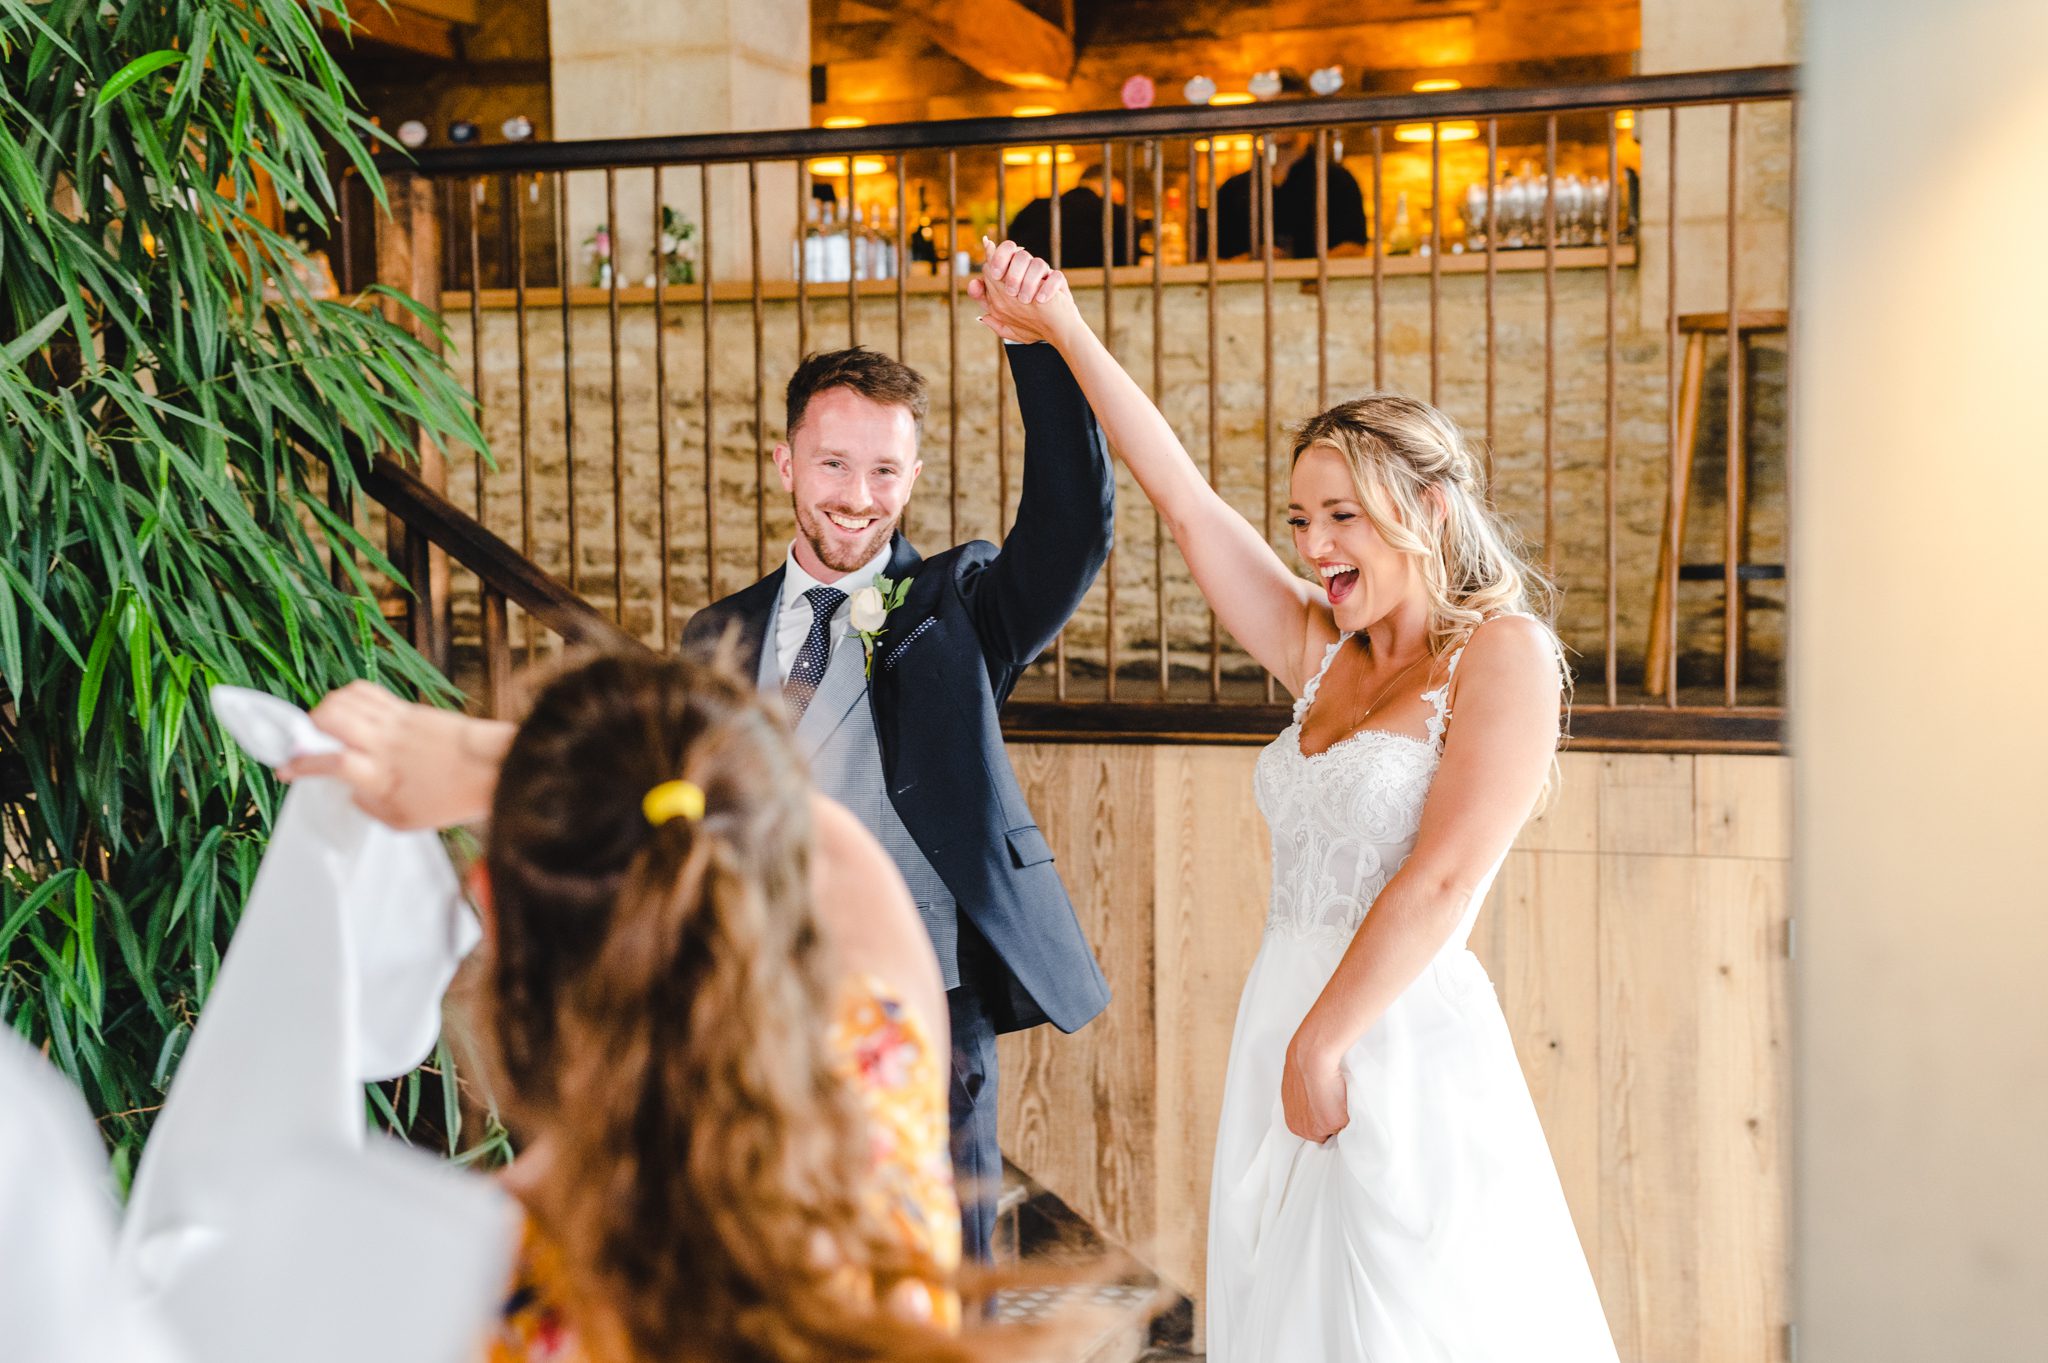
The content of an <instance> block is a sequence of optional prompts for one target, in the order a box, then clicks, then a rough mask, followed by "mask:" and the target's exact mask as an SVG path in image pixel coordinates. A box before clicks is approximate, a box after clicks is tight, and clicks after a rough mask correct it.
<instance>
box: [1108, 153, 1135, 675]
mask: <svg viewBox="0 0 2048 1363" xmlns="http://www.w3.org/2000/svg"><path fill="white" fill-rule="evenodd" d="M1115 166H1116V146H1115V144H1114V143H1111V142H1107V141H1105V142H1104V143H1103V144H1102V343H1103V344H1104V345H1105V346H1108V347H1109V349H1110V352H1111V353H1112V354H1114V353H1115V351H1116V287H1115V286H1116V244H1117V242H1116V176H1115V175H1114V174H1113V173H1112V172H1113V170H1114V168H1115ZM1125 216H1126V217H1127V218H1128V217H1129V216H1130V215H1129V214H1128V213H1126V214H1125ZM1109 476H1110V478H1111V480H1112V481H1114V479H1115V478H1116V461H1115V460H1113V459H1112V460H1111V461H1110V465H1109ZM1111 528H1112V530H1114V526H1113V525H1112V527H1111ZM1102 584H1103V599H1102V612H1103V613H1102V619H1103V624H1102V698H1103V699H1104V700H1115V699H1116V536H1115V535H1114V534H1113V533H1112V534H1111V536H1110V541H1109V558H1108V560H1107V561H1106V562H1105V563H1104V564H1103V566H1102Z"/></svg>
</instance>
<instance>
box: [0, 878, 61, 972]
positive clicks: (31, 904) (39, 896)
mask: <svg viewBox="0 0 2048 1363" xmlns="http://www.w3.org/2000/svg"><path fill="white" fill-rule="evenodd" d="M79 875H80V873H79V872H78V871H77V870H76V869H72V868H66V869H64V870H62V871H59V872H57V873H56V874H55V875H53V876H51V877H50V878H49V879H48V880H46V881H44V882H43V883H42V884H41V885H38V886H37V887H36V888H35V891H34V892H33V893H31V894H30V895H28V896H27V897H26V898H24V899H23V900H22V901H21V903H19V904H17V905H15V906H14V911H13V912H12V913H10V914H8V915H7V920H6V921H5V922H0V960H4V959H6V955H7V946H8V943H10V942H12V941H13V940H14V937H15V934H16V933H18V932H20V931H21V929H22V926H23V925H24V924H26V923H27V922H28V921H29V920H30V919H31V918H34V917H35V916H36V915H37V914H38V913H40V912H41V911H42V909H43V907H44V906H45V905H46V904H48V903H50V901H52V900H53V899H55V898H56V897H57V896H58V895H59V894H61V893H62V892H63V890H64V887H65V886H66V885H69V884H70V883H71V882H72V880H74V879H76V878H78V877H79Z"/></svg>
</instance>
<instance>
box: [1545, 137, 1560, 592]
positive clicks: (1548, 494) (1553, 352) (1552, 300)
mask: <svg viewBox="0 0 2048 1363" xmlns="http://www.w3.org/2000/svg"><path fill="white" fill-rule="evenodd" d="M1543 174H1544V181H1543V571H1544V572H1545V573H1547V574H1549V576H1550V577H1551V578H1552V579H1553V580H1555V579H1556V577H1557V411H1556V408H1557V194H1556V189H1557V115H1556V114H1551V115H1550V116H1549V117H1548V118H1546V119H1545V120H1544V123H1543Z"/></svg>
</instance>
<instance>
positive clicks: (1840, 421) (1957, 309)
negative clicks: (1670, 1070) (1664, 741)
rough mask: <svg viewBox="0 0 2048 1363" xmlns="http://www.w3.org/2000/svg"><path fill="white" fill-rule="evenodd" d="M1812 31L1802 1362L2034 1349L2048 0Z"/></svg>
mask: <svg viewBox="0 0 2048 1363" xmlns="http://www.w3.org/2000/svg"><path fill="white" fill-rule="evenodd" d="M1803 44H1804V48H1805V51H1806V53H1807V59H1808V64H1807V72H1806V91H1807V98H1806V102H1805V104H1804V106H1803V108H1802V111H1801V115H1800V130H1801V146H1800V168H1801V171H1802V176H1803V183H1802V186H1801V191H1800V192H1801V199H1800V204H1799V225H1800V236H1801V241H1800V250H1799V255H1798V260H1799V270H1800V276H1799V280H1798V306H1799V309H1800V311H1799V312H1798V314H1797V315H1796V316H1795V319H1794V326H1795V336H1796V358H1795V369H1796V372H1797V374H1798V392H1799V399H1800V401H1799V408H1798V411H1797V415H1796V421H1795V433H1794V438H1793V456H1792V460H1793V474H1794V479H1795V486H1794V489H1793V503H1792V505H1793V512H1794V517H1793V546H1794V548H1793V556H1792V557H1793V570H1792V571H1793V575H1792V586H1793V590H1794V591H1795V592H1796V593H1797V598H1798V599H1797V607H1798V609H1797V610H1796V612H1795V614H1794V616H1793V622H1794V624H1793V638H1792V644H1793V653H1792V666H1793V669H1794V671H1793V678H1794V684H1793V700H1792V705H1793V708H1792V714H1793V717H1794V730H1793V732H1794V744H1795V753H1796V755H1797V763H1798V765H1797V777H1796V781H1797V797H1796V803H1795V819H1796V827H1797V841H1796V844H1795V893H1796V901H1797V911H1798V914H1799V922H1800V961H1799V965H1798V968H1799V972H1800V975H1799V999H1798V1005H1797V1014H1796V1015H1797V1019H1798V1023H1799V1039H1800V1050H1799V1079H1798V1084H1797V1092H1798V1115H1797V1121H1796V1124H1795V1130H1796V1132H1797V1137H1796V1139H1797V1140H1798V1143H1799V1155H1798V1159H1797V1162H1796V1168H1797V1174H1798V1177H1797V1182H1796V1198H1797V1214H1796V1226H1797V1235H1798V1250H1797V1254H1796V1258H1795V1265H1796V1268H1795V1278H1796V1281H1797V1291H1798V1297H1799V1306H1798V1318H1799V1321H1800V1334H1799V1343H1800V1357H1801V1359H1802V1360H1806V1361H1808V1363H1811V1361H1813V1360H1818V1361H1819V1363H1836V1361H1837V1360H1840V1363H1852V1361H1853V1363H1890V1361H1891V1360H1899V1361H1900V1363H1906V1360H1911V1361H1912V1363H1925V1361H1926V1360H1936V1359H1940V1360H1950V1359H1955V1360H1972V1361H1974V1360H1984V1361H1985V1363H2007V1361H2011V1363H2018V1360H2031V1359H2041V1358H2048V1304H2044V1303H2048V627H2044V626H2048V607H2044V605H2043V603H2042V591H2043V585H2044V581H2048V550H2044V546H2048V532H2044V526H2043V517H2044V513H2048V436H2044V433H2043V432H2044V425H2043V404H2042V395H2043V389H2044V387H2048V341H2044V319H2048V251H2043V250H2042V249H2041V248H2040V245H2039V242H2038V240H2037V237H2036V234H2037V232H2038V231H2039V224H2041V223H2043V222H2048V162H2044V159H2043V149H2044V148H2048V81H2044V80H2043V78H2042V75H2041V68H2040V62H2041V54H2042V53H2043V52H2048V4H2043V3H2042V0H1947V3H1941V4H1929V3H1927V2H1926V0H1811V2H1810V4H1809V6H1808V11H1807V16H1806V24H1805V32H1804V34H1803Z"/></svg>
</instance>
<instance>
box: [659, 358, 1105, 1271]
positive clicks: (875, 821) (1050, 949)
mask: <svg viewBox="0 0 2048 1363" xmlns="http://www.w3.org/2000/svg"><path fill="white" fill-rule="evenodd" d="M1004 351H1005V353H1006V355H1007V356H1008V359H1009V364H1010V371H1011V373H1012V374H1013V375H1014V376H1015V377H1016V381H1017V403H1018V407H1019V408H1020V410H1021V411H1022V414H1023V417H1024V434H1025V454H1024V471H1023V489H1022V493H1021V496H1020V499H1019V501H1018V505H1017V519H1016V523H1015V525H1014V526H1013V527H1012V528H1011V530H1010V533H1009V536H1008V538H1007V539H1005V540H1004V542H1003V546H1002V548H1001V549H997V548H996V547H995V546H994V545H992V544H989V543H987V542H985V541H975V542H973V543H970V544H963V545H959V546H957V547H955V548H952V549H948V550H946V551H945V552H943V553H941V554H938V555H936V556H934V557H932V558H929V559H924V558H920V557H919V556H918V553H917V551H916V550H915V549H913V548H911V547H910V541H909V540H907V539H905V538H904V537H903V535H902V534H901V533H900V531H899V530H898V524H899V522H900V521H901V520H902V517H903V509H904V506H905V505H906V504H907V503H908V502H909V500H910V490H911V488H912V486H913V485H914V484H915V483H916V482H917V475H918V472H919V470H920V469H921V468H922V467H923V466H922V464H920V463H919V461H918V436H919V434H920V433H921V431H922V429H923V424H924V416H925V409H926V406H927V402H928V399H927V395H926V386H925V381H924V378H923V376H922V375H920V374H918V373H917V371H916V370H913V369H911V368H909V367H907V366H905V365H903V364H901V363H899V362H897V361H896V360H893V359H890V358H889V357H888V356H886V355H880V354H877V353H875V352H873V351H870V350H864V349H861V348H859V347H855V348H853V349H851V350H838V351H832V352H830V353H827V354H818V355H812V356H810V357H809V358H807V359H805V360H804V362H803V363H802V364H801V365H800V366H798V368H797V371H796V374H795V376H794V377H793V378H791V379H790V381H789V393H788V424H787V427H786V430H787V432H788V435H787V441H786V443H784V444H780V445H777V446H776V447H775V468H776V471H777V472H778V473H780V474H781V475H782V486H783V487H784V488H786V489H787V490H788V492H789V494H790V500H791V502H792V504H793V505H794V507H795V510H796V526H797V536H796V539H795V541H794V542H793V543H792V544H791V545H790V548H789V554H788V557H787V559H786V560H785V561H784V563H783V565H782V567H781V568H779V569H777V570H776V571H775V572H773V573H771V574H769V575H768V576H767V577H765V578H763V579H762V580H761V581H759V582H757V583H755V584H754V585H753V586H751V587H748V588H747V589H745V590H744V591H740V592H736V593H734V594H733V595H731V596H728V597H726V598H725V599H724V600H722V601H717V602H714V603H713V604H711V605H710V606H707V607H705V608H704V609H703V610H701V611H699V612H697V614H696V615H695V616H693V617H692V618H691V620H690V622H689V625H688V626H687V627H686V628H685V630H684V632H683V644H684V647H686V648H692V647H694V648H697V649H700V650H702V649H709V648H711V647H714V646H716V645H717V644H719V643H720V641H721V640H723V639H724V638H726V637H727V635H728V634H732V635H736V636H737V641H738V644H739V661H740V664H741V666H743V667H746V668H749V669H751V670H752V671H753V672H754V675H755V676H756V677H757V678H758V679H759V681H760V684H761V686H762V688H763V689H764V690H775V691H779V692H780V693H781V695H782V697H783V701H784V703H785V705H786V706H787V707H788V711H789V716H790V721H791V723H792V725H793V726H794V728H795V731H796V742H797V746H798V748H799V749H800V750H802V752H803V753H804V755H805V757H806V758H807V759H808V761H809V762H810V766H811V772H812V775H813V777H814V778H815V780H816V781H817V784H818V786H819V788H820V789H821V790H823V791H824V792H825V793H826V794H827V795H829V796H831V797H832V798H834V799H836V800H838V801H840V802H841V803H843V804H845V805H846V806H847V807H848V808H850V809H851V810H852V811H853V812H854V813H855V814H856V815H857V816H858V817H859V818H860V820H861V822H862V823H864V824H866V825H867V827H868V829H869V831H871V832H872V833H874V835H875V836H876V837H877V838H878V839H880V840H881V843H882V845H883V846H884V847H886V848H887V849H888V850H889V852H890V855H891V856H892V857H894V858H895V861H896V865H897V867H898V868H899V869H901V871H902V872H903V878H904V879H905V880H906V881H907V882H909V885H910V890H911V894H912V896H913V897H914V898H915V899H916V901H917V909H918V913H919V915H920V916H921V917H922V918H923V919H924V924H925V927H926V928H927V929H928V930H929V931H930V933H931V939H932V946H933V947H934V948H935V949H936V951H937V953H938V957H939V967H940V970H941V971H942V972H943V975H944V978H945V984H946V989H947V995H946V997H947V1002H948V1004H949V1008H950V1012H951V1015H952V1030H953V1082H952V1125H953V1167H954V1172H955V1174H956V1176H957V1179H958V1182H959V1187H960V1196H961V1204H962V1205H961V1221H962V1233H963V1234H962V1239H963V1248H964V1250H965V1251H966V1253H967V1254H968V1255H969V1256H971V1257H973V1258H977V1259H986V1258H988V1256H989V1241H990V1238H991V1235H992V1233H993V1231H994V1226H995V1200H996V1196H997V1194H998V1192H999V1190H1000V1188H1001V1184H1002V1156H1001V1153H1000V1152H999V1151H998V1149H997V1147H996V1036H997V1035H998V1034H999V1033H1002V1032H1009V1031H1016V1030H1018V1029H1020V1028H1024V1027H1033V1026H1036V1025H1038V1024H1039V1023H1042V1022H1051V1023H1052V1024H1053V1025H1054V1026H1056V1027H1058V1028H1059V1029H1060V1030H1062V1031H1066V1032H1071V1031H1073V1030H1074V1029H1075V1028H1077V1027H1079V1026H1081V1025H1082V1024H1083V1023H1085V1022H1087V1021H1088V1020H1089V1019H1090V1018H1092V1017H1094V1016H1095V1015H1096V1014H1097V1013H1099V1012H1101V1011H1102V1010H1103V1008H1104V1007H1105V1006H1106V1005H1107V1004H1108V1002H1109V985H1108V983H1107V982H1106V981H1105V980H1104V979H1103V977H1102V970H1101V968H1100V967H1098V966H1097V965H1096V963H1095V957H1094V955H1093V953H1092V952H1090V950H1089V948H1088V942H1087V939H1086V938H1084V937H1083V936H1082V934H1081V927H1080V924H1079V923H1078V922H1077V921H1076V919H1075V917H1074V907H1073V904H1072V903H1071V902H1070V901H1069V900H1068V898H1067V892H1066V889H1065V888H1064V887H1063V886H1062V885H1061V884H1060V879H1059V876H1058V874H1057V873H1056V872H1055V871H1054V870H1053V865H1052V849H1051V848H1050V847H1048V846H1047V845H1046V841H1045V835H1044V834H1043V833H1041V832H1040V831H1039V829H1038V824H1037V821H1036V820H1035V819H1034V818H1033V817H1032V814H1031V811H1030V809H1029V808H1027V807H1026V806H1025V803H1024V795H1023V792H1022V791H1021V790H1020V789H1019V788H1018V785H1017V777H1016V774H1015V773H1014V772H1013V771H1012V770H1011V769H1010V760H1009V756H1008V754H1007V753H1006V752H1005V751H1004V748H1003V733H1002V727H1001V725H1000V723H999V722H998V720H997V712H998V711H999V710H1000V709H1001V708H1002V705H1003V702H1004V701H1005V700H1006V699H1007V698H1008V697H1009V694H1010V690H1011V688H1012V687H1014V686H1015V685H1016V683H1017V679H1018V677H1019V676H1021V675H1022V674H1023V672H1024V669H1025V667H1026V666H1027V665H1029V664H1030V663H1031V661H1032V660H1033V659H1035V658H1036V657H1037V656H1038V655H1039V654H1040V653H1041V652H1043V651H1044V650H1045V648H1046V647H1047V646H1048V645H1050V644H1051V643H1052V640H1053V637H1054V636H1055V635H1057V634H1058V633H1059V631H1060V630H1061V629H1062V628H1063V627H1064V626H1065V625H1066V622H1067V619H1068V617H1069V616H1071V615H1072V614H1073V613H1074V610H1075V608H1076V607H1078V606H1079V605H1080V604H1081V598H1082V595H1083V594H1084V593H1085V592H1086V591H1087V590H1088V586H1089V584H1090V583H1091V582H1093V581H1094V580H1095V574H1096V572H1097V571H1098V570H1099V569H1100V568H1101V567H1102V564H1103V561H1104V560H1105V559H1106V558H1107V557H1108V554H1109V542H1110V530H1111V512H1112V505H1113V497H1114V487H1115V484H1114V481H1113V478H1112V474H1111V466H1110V462H1109V453H1108V449H1107V447H1106V446H1105V444H1104V442H1103V439H1102V432H1101V431H1100V429H1099V428H1098V427H1097V426H1096V424H1095V417H1094V414H1093V413H1092V412H1090V411H1089V409H1088V404H1087V402H1086V400H1085V399H1083V397H1082V396H1081V390H1080V387H1079V385H1077V384H1076V383H1075V382H1074V378H1073V375H1072V374H1070V373H1069V372H1068V371H1067V366H1066V363H1065V362H1064V361H1063V360H1061V359H1060V357H1059V353H1058V352H1057V351H1055V350H1054V349H1053V348H1052V347H1051V346H1049V345H1009V346H1005V347H1004ZM885 612H886V613H885Z"/></svg>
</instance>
